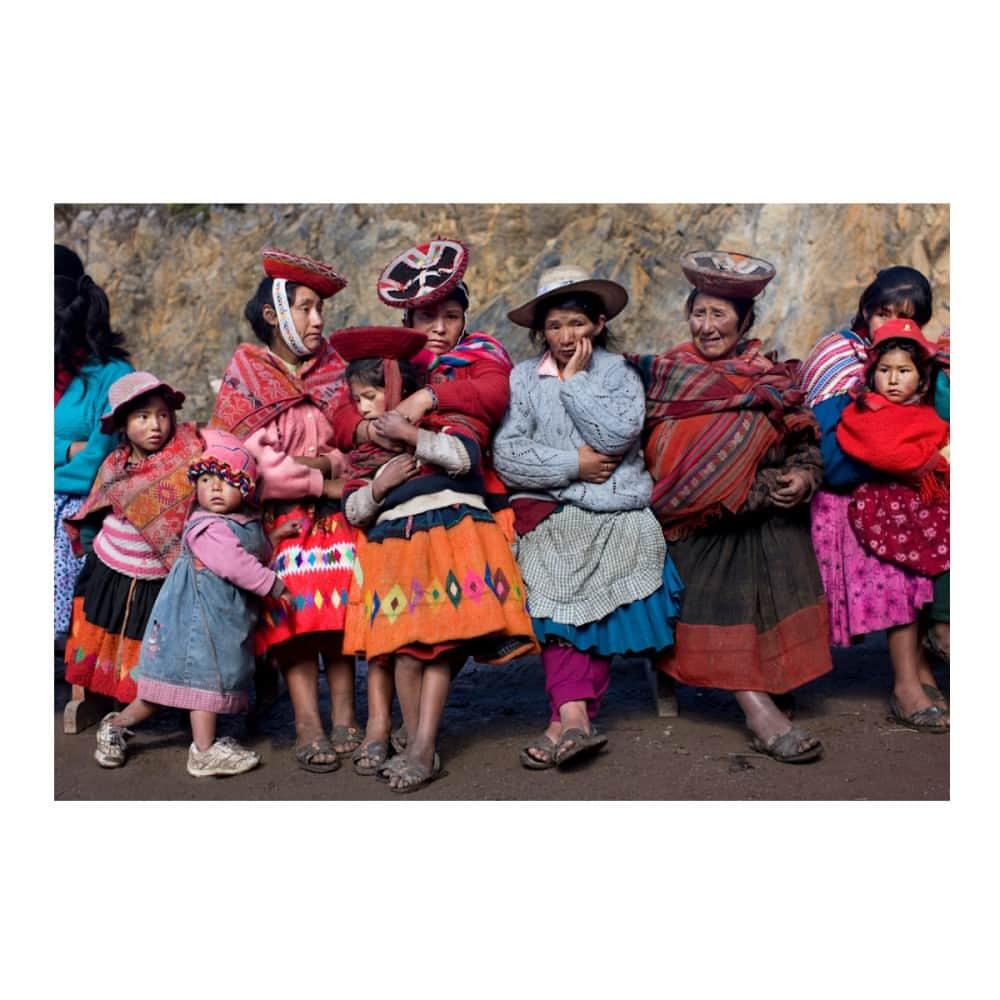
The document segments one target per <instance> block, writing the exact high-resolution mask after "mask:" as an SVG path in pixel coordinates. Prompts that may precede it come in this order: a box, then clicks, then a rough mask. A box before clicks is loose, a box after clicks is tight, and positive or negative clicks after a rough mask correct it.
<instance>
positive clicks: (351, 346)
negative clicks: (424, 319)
mask: <svg viewBox="0 0 1000 1000" xmlns="http://www.w3.org/2000/svg"><path fill="white" fill-rule="evenodd" d="M329 339H330V346H331V347H332V348H333V349H334V350H335V351H336V352H337V353H338V354H339V355H340V356H341V357H342V358H343V359H344V360H345V361H357V360H358V359H359V358H396V359H397V360H408V359H409V358H412V357H413V356H414V355H416V354H418V353H419V352H420V351H421V350H422V349H423V347H424V345H425V344H426V343H427V334H425V333H417V331H416V330H410V329H408V328H407V327H405V326H352V327H348V328H347V329H345V330H335V331H334V332H333V333H331V334H330V338H329Z"/></svg>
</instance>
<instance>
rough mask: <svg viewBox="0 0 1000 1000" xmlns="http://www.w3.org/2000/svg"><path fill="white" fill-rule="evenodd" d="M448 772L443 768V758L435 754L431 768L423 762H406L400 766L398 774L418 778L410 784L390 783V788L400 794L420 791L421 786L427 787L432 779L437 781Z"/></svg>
mask: <svg viewBox="0 0 1000 1000" xmlns="http://www.w3.org/2000/svg"><path fill="white" fill-rule="evenodd" d="M447 773H448V772H447V771H443V770H441V758H440V757H439V756H438V755H437V754H434V763H433V765H432V766H431V767H430V769H428V768H426V767H424V766H423V764H416V763H414V764H404V765H403V766H402V767H400V768H398V769H397V771H396V774H397V775H398V776H399V777H401V778H403V777H407V776H409V777H415V778H416V779H417V780H416V781H413V782H411V783H410V784H408V785H390V786H389V788H390V790H391V791H393V792H398V793H399V794H400V795H408V794H409V793H410V792H416V791H419V790H420V789H421V788H426V787H427V785H429V784H430V783H431V782H432V781H437V779H438V778H443V777H444V776H445V775H446V774H447Z"/></svg>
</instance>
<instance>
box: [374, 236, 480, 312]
mask: <svg viewBox="0 0 1000 1000" xmlns="http://www.w3.org/2000/svg"><path fill="white" fill-rule="evenodd" d="M468 265H469V249H468V247H466V246H465V244H464V243H460V242H459V241H458V240H449V239H435V240H431V242H430V243H421V244H420V245H419V246H415V247H410V248H409V249H407V250H404V251H403V252H402V253H401V254H399V255H398V256H396V257H394V258H393V259H392V260H391V261H389V263H388V264H386V266H385V268H384V269H383V271H382V273H381V274H380V275H379V278H378V297H379V298H380V299H381V300H382V301H383V302H384V303H385V304H386V305H387V306H392V307H393V308H394V309H419V308H421V307H422V306H429V305H433V304H434V303H435V302H440V301H441V300H442V299H446V298H447V297H448V296H449V295H450V294H451V293H452V292H453V291H455V290H456V289H457V288H459V286H461V287H462V288H464V285H462V275H463V274H465V269H466V267H468ZM466 298H468V292H466Z"/></svg>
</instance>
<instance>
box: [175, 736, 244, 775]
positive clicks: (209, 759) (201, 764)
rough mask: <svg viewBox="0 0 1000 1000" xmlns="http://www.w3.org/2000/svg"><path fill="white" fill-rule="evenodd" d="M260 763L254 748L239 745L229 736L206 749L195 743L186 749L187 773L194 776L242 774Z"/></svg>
mask: <svg viewBox="0 0 1000 1000" xmlns="http://www.w3.org/2000/svg"><path fill="white" fill-rule="evenodd" d="M259 763H260V754H259V753H257V751H256V750H250V749H248V748H247V747H243V746H240V745H239V743H237V742H236V740H234V739H232V738H231V737H229V736H224V737H223V738H222V739H219V740H216V741H215V742H214V743H213V744H212V745H211V746H210V747H209V748H208V749H207V750H199V749H198V745H197V744H196V743H192V744H191V748H190V749H189V750H188V762H187V769H188V774H192V775H194V776H195V777H196V778H209V777H211V776H212V775H213V774H242V773H243V772H244V771H249V770H251V769H252V768H254V767H256V766H257V765H258V764H259Z"/></svg>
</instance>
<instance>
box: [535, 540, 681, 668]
mask: <svg viewBox="0 0 1000 1000" xmlns="http://www.w3.org/2000/svg"><path fill="white" fill-rule="evenodd" d="M683 595H684V583H683V582H682V580H681V578H680V574H679V573H678V572H677V567H676V566H674V562H673V560H672V559H671V558H670V554H669V553H668V554H667V558H666V559H665V560H664V562H663V583H662V584H661V585H660V586H659V587H658V588H657V589H656V590H654V591H653V593H652V594H650V595H649V597H644V598H643V599H642V600H641V601H632V603H631V604H623V605H622V606H621V607H620V608H615V610H614V611H612V612H611V614H610V615H607V616H606V617H605V618H601V619H600V620H599V621H596V622H589V623H588V624H587V625H579V626H576V625H564V624H562V623H561V622H555V621H553V620H552V619H551V618H532V620H531V621H532V624H533V625H534V628H535V638H536V639H538V641H539V642H540V643H543V644H544V643H545V640H546V639H563V640H565V641H566V642H568V643H569V644H570V645H571V646H573V647H574V649H578V650H580V651H581V652H583V653H596V654H597V655H598V656H615V655H619V656H624V655H626V654H628V653H633V654H637V653H643V652H647V651H649V652H653V651H656V650H661V649H666V648H667V647H668V646H672V645H673V644H674V624H675V623H676V621H677V618H678V617H679V615H680V611H681V598H682V597H683Z"/></svg>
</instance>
